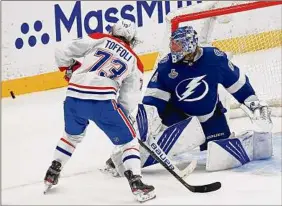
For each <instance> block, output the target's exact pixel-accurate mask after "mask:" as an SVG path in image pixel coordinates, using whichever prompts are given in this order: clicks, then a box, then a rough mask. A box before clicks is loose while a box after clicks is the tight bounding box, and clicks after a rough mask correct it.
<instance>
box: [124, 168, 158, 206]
mask: <svg viewBox="0 0 282 206" xmlns="http://www.w3.org/2000/svg"><path fill="white" fill-rule="evenodd" d="M124 175H125V177H126V178H127V179H128V182H129V185H130V188H131V191H132V193H133V195H134V196H135V198H136V199H137V201H138V202H145V201H148V200H151V199H154V198H155V197H156V195H155V188H154V186H152V185H146V184H144V183H143V182H142V181H141V176H139V175H133V173H132V171H131V170H127V171H125V172H124Z"/></svg>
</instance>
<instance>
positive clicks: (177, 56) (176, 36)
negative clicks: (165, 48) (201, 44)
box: [170, 26, 198, 63]
mask: <svg viewBox="0 0 282 206" xmlns="http://www.w3.org/2000/svg"><path fill="white" fill-rule="evenodd" d="M197 46H198V35H197V32H196V31H195V30H194V29H193V27H192V26H184V27H179V28H178V29H177V30H176V31H174V32H172V34H171V38H170V50H171V56H172V62H173V63H175V62H178V61H180V60H182V59H183V58H184V57H185V55H187V54H191V53H194V52H195V51H196V48H197Z"/></svg>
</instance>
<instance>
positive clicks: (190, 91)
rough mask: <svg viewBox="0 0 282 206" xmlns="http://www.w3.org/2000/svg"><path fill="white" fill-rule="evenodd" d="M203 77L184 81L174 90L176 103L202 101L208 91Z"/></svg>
mask: <svg viewBox="0 0 282 206" xmlns="http://www.w3.org/2000/svg"><path fill="white" fill-rule="evenodd" d="M205 76H207V75H203V76H200V77H194V78H189V79H184V80H183V81H181V82H180V83H179V84H178V85H177V86H176V88H175V93H176V96H177V97H178V101H185V102H194V101H198V100H201V99H203V98H204V97H205V96H206V94H207V93H208V91H209V85H208V83H207V82H206V81H205V80H204V78H205Z"/></svg>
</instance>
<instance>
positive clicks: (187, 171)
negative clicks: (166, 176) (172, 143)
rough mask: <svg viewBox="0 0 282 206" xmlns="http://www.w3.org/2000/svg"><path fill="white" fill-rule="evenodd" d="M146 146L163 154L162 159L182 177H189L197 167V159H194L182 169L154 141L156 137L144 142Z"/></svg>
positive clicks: (156, 152)
mask: <svg viewBox="0 0 282 206" xmlns="http://www.w3.org/2000/svg"><path fill="white" fill-rule="evenodd" d="M144 144H146V146H148V147H149V148H150V150H151V151H152V152H154V153H155V154H156V155H158V154H161V159H162V161H163V162H164V163H165V164H166V165H167V166H168V167H170V168H171V169H172V170H174V171H175V173H176V174H177V175H178V176H180V177H181V178H184V177H187V176H188V175H190V174H191V173H192V172H193V171H194V170H195V168H196V167H197V163H198V162H197V160H193V161H192V162H191V163H190V164H189V165H188V166H186V168H184V169H182V170H180V169H178V167H177V166H176V165H175V164H174V163H173V161H172V160H170V159H169V157H168V156H167V155H166V153H165V152H164V151H163V150H162V148H160V147H159V145H158V143H157V142H155V141H154V139H149V140H148V141H147V142H144Z"/></svg>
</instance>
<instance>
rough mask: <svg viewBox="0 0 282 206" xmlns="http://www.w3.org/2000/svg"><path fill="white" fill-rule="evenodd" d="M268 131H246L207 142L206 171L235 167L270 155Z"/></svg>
mask: <svg viewBox="0 0 282 206" xmlns="http://www.w3.org/2000/svg"><path fill="white" fill-rule="evenodd" d="M271 137H272V136H271V134H269V133H257V132H254V131H246V132H244V133H242V134H241V135H239V136H237V137H235V138H231V139H223V140H216V141H212V142H209V143H208V152H207V163H206V170H207V171H218V170H225V169H231V168H236V167H239V166H242V165H244V164H247V163H248V162H250V161H253V160H260V159H267V158H270V157H271V156H272V138H271Z"/></svg>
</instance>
